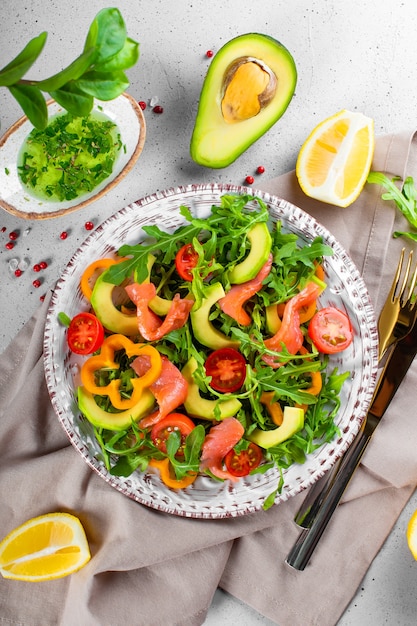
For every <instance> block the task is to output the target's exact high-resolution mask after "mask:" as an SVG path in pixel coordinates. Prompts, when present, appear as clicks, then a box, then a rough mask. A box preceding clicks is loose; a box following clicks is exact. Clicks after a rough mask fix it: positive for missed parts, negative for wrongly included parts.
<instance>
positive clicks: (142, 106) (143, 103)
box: [138, 100, 146, 111]
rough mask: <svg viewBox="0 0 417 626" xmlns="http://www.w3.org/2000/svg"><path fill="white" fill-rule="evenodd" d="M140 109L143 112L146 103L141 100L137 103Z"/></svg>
mask: <svg viewBox="0 0 417 626" xmlns="http://www.w3.org/2000/svg"><path fill="white" fill-rule="evenodd" d="M138 104H139V106H140V108H141V109H142V111H144V110H145V109H146V102H144V101H143V100H141V101H140V102H138Z"/></svg>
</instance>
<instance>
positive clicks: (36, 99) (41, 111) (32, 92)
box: [8, 85, 48, 130]
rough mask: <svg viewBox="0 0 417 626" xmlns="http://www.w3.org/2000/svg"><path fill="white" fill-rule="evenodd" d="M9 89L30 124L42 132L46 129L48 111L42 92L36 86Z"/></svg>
mask: <svg viewBox="0 0 417 626" xmlns="http://www.w3.org/2000/svg"><path fill="white" fill-rule="evenodd" d="M8 89H9V90H10V93H11V94H12V96H13V97H14V98H15V100H17V102H18V103H19V104H20V106H21V107H22V109H23V111H24V112H25V114H26V115H27V117H28V119H29V120H30V122H32V124H33V125H34V126H35V127H36V128H39V129H41V130H42V129H44V128H46V126H47V124H48V109H47V106H46V102H45V98H44V97H43V95H42V92H41V90H40V89H38V88H37V87H36V86H34V85H10V86H9V87H8Z"/></svg>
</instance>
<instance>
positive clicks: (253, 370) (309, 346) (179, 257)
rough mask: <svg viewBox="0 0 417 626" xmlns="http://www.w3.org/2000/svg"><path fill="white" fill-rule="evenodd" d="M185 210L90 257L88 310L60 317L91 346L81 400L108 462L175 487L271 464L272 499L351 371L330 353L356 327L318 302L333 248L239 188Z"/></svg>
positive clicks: (75, 339)
mask: <svg viewBox="0 0 417 626" xmlns="http://www.w3.org/2000/svg"><path fill="white" fill-rule="evenodd" d="M253 201H255V203H256V208H255V209H254V208H249V207H248V206H247V205H248V203H249V202H251V203H252V204H253ZM180 213H181V215H182V217H183V218H184V219H185V221H186V223H185V225H183V226H181V227H179V228H177V229H176V230H175V232H173V233H168V232H165V231H163V230H161V229H160V228H159V227H158V226H156V225H152V226H145V227H143V230H144V231H145V233H146V235H147V238H146V240H144V241H143V242H141V243H139V244H137V245H122V246H121V247H120V249H119V250H118V256H117V257H116V258H108V259H97V261H96V262H94V263H92V264H91V265H90V266H89V267H88V268H86V270H85V272H84V274H83V276H82V278H81V290H82V292H83V294H84V296H85V298H87V300H89V302H90V304H91V312H89V313H84V312H80V313H79V314H78V315H76V316H75V317H74V318H73V319H72V320H69V319H66V316H65V314H63V315H62V316H61V320H62V321H63V322H64V323H66V324H67V325H68V330H67V340H68V344H69V347H70V349H71V350H72V351H74V352H76V353H78V354H83V355H85V357H86V358H85V360H84V362H83V365H82V367H81V372H80V378H81V384H80V386H79V387H78V390H77V393H78V406H79V409H80V412H81V413H82V414H83V415H84V417H85V418H86V419H87V420H88V421H89V422H90V423H91V424H92V425H93V427H94V433H95V437H96V439H97V441H98V443H99V445H100V448H101V452H102V457H103V461H104V463H105V465H106V467H107V469H108V471H109V472H110V473H111V474H113V475H117V476H129V475H130V474H131V473H132V472H134V471H136V470H138V471H141V472H157V473H158V474H159V475H160V478H161V480H162V481H163V482H164V483H165V484H166V485H167V486H168V487H170V488H172V489H182V488H186V487H187V486H189V485H191V484H192V483H193V482H194V481H195V480H196V479H197V477H198V475H199V474H205V475H208V476H210V477H211V478H212V479H213V480H217V481H219V480H221V481H224V480H230V481H233V482H234V481H239V480H241V479H242V477H244V476H247V475H248V474H253V473H259V472H266V471H268V470H269V469H271V468H277V469H278V472H279V476H280V478H279V480H278V483H277V486H276V489H275V490H274V492H273V493H271V494H270V496H269V497H268V498H267V499H266V501H265V503H264V508H268V506H270V505H272V504H273V502H274V500H275V497H276V494H277V493H278V492H280V491H281V490H282V487H283V470H284V469H285V468H288V467H290V466H291V465H292V464H294V463H303V462H304V461H305V459H306V456H307V455H308V454H309V453H310V452H312V451H313V450H315V449H317V448H318V447H320V446H322V445H323V444H325V443H327V442H329V441H331V440H332V439H333V438H334V437H335V436H336V435H337V434H338V428H337V426H336V424H335V416H336V414H337V412H338V409H339V406H340V397H339V396H340V391H341V388H342V385H343V383H344V381H345V380H346V378H347V377H348V376H349V372H343V373H339V372H338V371H337V369H333V370H331V368H329V366H328V365H329V355H331V354H332V353H335V352H340V351H342V350H344V349H346V348H347V347H348V346H349V345H350V343H351V341H352V329H351V325H350V322H349V319H348V317H347V316H346V314H345V313H344V312H342V311H340V310H338V309H335V308H333V307H325V308H321V307H320V303H319V301H320V295H321V294H322V293H323V291H324V290H325V289H326V283H325V275H324V271H323V268H322V263H323V258H324V257H325V256H327V255H331V254H332V249H331V248H330V247H329V246H327V245H325V244H324V243H323V241H322V239H321V238H319V237H317V238H316V239H314V240H313V241H311V242H310V243H308V244H305V243H304V242H300V241H299V238H298V237H297V235H295V234H293V233H287V232H283V231H282V229H281V224H280V222H277V223H276V224H274V225H271V224H270V222H269V212H268V208H267V206H266V204H265V203H264V202H263V201H262V200H261V199H260V198H254V197H252V196H248V195H247V196H240V195H239V196H235V195H223V196H222V197H221V199H220V202H219V204H218V205H213V206H212V210H211V214H210V215H209V217H207V218H204V219H202V218H198V217H195V216H193V215H192V214H191V212H190V210H189V209H188V208H187V207H186V206H181V207H180Z"/></svg>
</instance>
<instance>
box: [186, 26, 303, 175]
mask: <svg viewBox="0 0 417 626" xmlns="http://www.w3.org/2000/svg"><path fill="white" fill-rule="evenodd" d="M242 57H248V58H249V59H257V60H259V62H260V63H263V64H265V65H266V66H267V67H268V68H269V69H270V70H272V72H273V73H274V74H275V76H276V78H277V87H276V92H275V95H274V97H273V98H272V100H271V101H270V102H269V103H268V104H267V105H266V106H264V107H263V108H261V110H260V111H259V113H258V114H256V115H254V116H253V117H250V118H249V119H245V120H241V121H239V122H238V123H234V124H230V123H228V122H227V121H226V120H225V119H224V117H223V114H222V108H221V103H222V97H223V91H224V79H225V75H226V74H227V70H228V68H229V67H230V66H231V65H232V64H233V63H234V62H235V61H236V59H239V58H242ZM296 83H297V70H296V66H295V63H294V59H293V57H292V56H291V54H290V52H289V51H288V50H287V49H286V48H285V47H284V46H283V45H282V44H280V43H279V42H278V41H276V40H275V39H273V38H272V37H269V36H267V35H261V34H257V33H250V34H247V35H241V36H239V37H236V38H235V39H232V40H231V41H229V42H228V43H227V44H225V45H224V46H223V47H222V48H221V49H220V50H219V52H218V53H217V54H216V55H215V56H214V58H213V60H212V62H211V64H210V67H209V70H208V72H207V75H206V78H205V80H204V83H203V87H202V90H201V95H200V101H199V106H198V111H197V116H196V121H195V126H194V131H193V134H192V138H191V145H190V153H191V157H192V159H193V160H194V161H195V162H196V163H198V164H199V165H203V166H206V167H211V168H223V167H227V166H228V165H230V163H233V161H235V160H236V159H237V158H238V157H239V156H240V155H241V154H242V153H243V152H244V151H245V150H247V148H249V146H250V145H252V144H253V143H254V142H255V141H256V140H257V139H259V137H261V136H262V135H263V134H264V133H266V131H267V130H269V129H270V128H271V126H273V124H275V123H276V122H277V121H278V120H279V118H280V117H281V116H282V115H283V114H284V112H285V111H286V109H287V107H288V105H289V103H290V101H291V99H292V97H293V95H294V91H295V86H296Z"/></svg>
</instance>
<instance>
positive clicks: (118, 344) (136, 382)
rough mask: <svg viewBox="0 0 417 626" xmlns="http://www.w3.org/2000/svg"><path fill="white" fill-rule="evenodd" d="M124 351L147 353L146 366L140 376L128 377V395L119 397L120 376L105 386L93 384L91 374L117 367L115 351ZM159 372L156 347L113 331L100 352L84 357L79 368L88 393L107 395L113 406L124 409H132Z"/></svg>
mask: <svg viewBox="0 0 417 626" xmlns="http://www.w3.org/2000/svg"><path fill="white" fill-rule="evenodd" d="M122 349H123V350H124V351H125V352H126V354H127V356H128V357H131V356H135V355H137V356H147V357H149V360H150V367H149V369H148V370H147V371H146V372H145V373H144V375H143V376H140V377H138V378H132V379H131V383H132V388H133V390H132V394H131V396H130V398H124V397H122V395H121V393H120V382H121V381H120V379H115V380H112V381H110V383H109V384H108V385H105V386H100V385H97V384H96V381H95V377H94V374H95V372H96V371H97V370H100V369H102V368H109V369H119V365H118V363H116V362H115V360H114V353H115V352H116V351H117V350H122ZM161 371H162V360H161V355H160V354H159V352H158V350H157V349H156V348H154V347H153V346H151V345H149V344H144V343H134V342H133V341H131V340H130V339H128V338H127V337H125V336H124V335H120V334H115V335H110V336H109V337H107V338H106V339H105V340H104V342H103V344H102V346H101V350H100V354H98V355H95V356H92V357H90V358H89V359H87V360H86V361H85V362H84V364H83V366H82V368H81V372H80V374H81V382H82V384H83V385H84V387H85V388H86V389H87V391H89V392H90V393H93V394H97V395H100V396H109V398H110V402H111V403H112V405H113V406H114V407H115V408H116V409H120V410H122V411H123V410H126V409H130V408H132V407H133V406H134V405H135V404H137V402H139V400H140V397H141V395H142V392H143V390H144V389H146V388H148V387H150V386H151V385H152V383H154V382H155V381H156V379H157V378H158V377H159V375H160V374H161Z"/></svg>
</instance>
